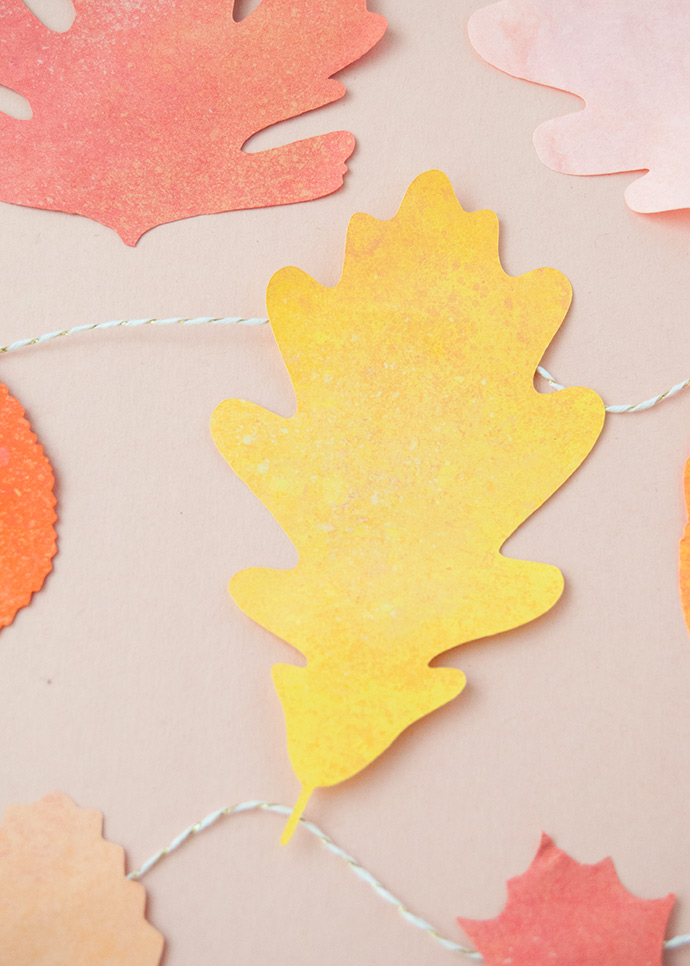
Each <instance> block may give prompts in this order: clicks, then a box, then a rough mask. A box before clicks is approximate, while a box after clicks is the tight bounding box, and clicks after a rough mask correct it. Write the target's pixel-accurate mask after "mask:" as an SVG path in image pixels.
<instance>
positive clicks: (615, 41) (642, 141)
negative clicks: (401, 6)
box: [469, 0, 690, 212]
mask: <svg viewBox="0 0 690 966" xmlns="http://www.w3.org/2000/svg"><path fill="white" fill-rule="evenodd" d="M469 35H470V40H471V41H472V44H473V46H474V47H475V49H476V50H477V51H478V53H479V54H481V56H482V57H483V58H484V59H485V60H486V61H488V62H489V63H490V64H493V65H494V66H495V67H498V68H500V69H501V70H504V71H506V73H508V74H513V75H514V76H515V77H523V78H525V79H526V80H531V81H536V82H537V83H539V84H545V85H548V86H549V87H557V88H561V89H562V90H565V91H570V92H572V93H573V94H577V95H579V96H580V97H581V98H583V100H584V101H585V102H586V107H585V109H584V110H582V111H578V112H577V113H574V114H568V115H567V116H566V117H561V118H558V119H556V120H553V121H547V122H546V123H545V124H542V125H541V126H540V127H539V128H537V130H536V132H535V135H534V144H535V147H536V149H537V152H538V154H539V157H540V158H541V160H542V161H543V162H544V163H545V164H546V165H548V166H549V167H550V168H553V169H554V170H555V171H561V172H563V173H565V174H582V175H588V174H607V173H611V172H615V171H635V170H641V169H644V168H647V169H648V174H646V175H645V176H644V177H643V178H641V179H638V180H637V181H635V182H633V184H631V185H630V186H629V187H628V188H627V190H626V192H625V197H626V201H627V203H628V205H629V206H630V207H631V208H632V209H633V210H635V211H640V212H651V211H666V210H669V209H674V208H688V207H690V102H689V101H688V95H687V92H688V90H689V89H690V60H689V59H688V57H687V50H688V45H689V44H690V5H688V4H687V3H679V2H678V0H655V2H654V3H653V4H650V5H649V7H648V9H647V10H646V11H645V12H644V13H643V12H642V11H641V9H640V6H639V5H636V4H631V3H629V2H628V0H558V3H554V2H553V0H504V2H502V3H496V4H493V5H492V6H490V7H485V8H483V9H481V10H478V11H477V12H476V13H474V14H473V15H472V17H471V18H470V21H469Z"/></svg>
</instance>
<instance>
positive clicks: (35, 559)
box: [0, 383, 57, 627]
mask: <svg viewBox="0 0 690 966" xmlns="http://www.w3.org/2000/svg"><path fill="white" fill-rule="evenodd" d="M54 485H55V477H54V476H53V469H52V467H51V465H50V462H49V460H48V457H47V456H45V454H44V452H43V447H42V446H41V445H40V443H38V442H37V440H36V435H35V433H33V432H32V431H31V426H30V425H29V422H28V420H27V419H26V418H25V416H24V410H23V408H22V407H21V405H20V404H19V403H18V402H17V400H16V399H15V398H14V397H13V396H10V394H9V391H8V389H7V386H3V385H2V383H0V627H6V626H7V624H11V623H12V621H13V620H14V615H15V614H16V613H17V611H18V610H19V609H20V608H21V607H26V605H27V604H28V603H29V601H30V600H31V595H32V594H33V593H35V592H36V591H37V590H40V589H41V587H42V586H43V581H44V580H45V578H46V576H47V575H48V574H49V573H50V571H51V568H52V559H53V557H54V556H55V551H56V550H57V546H56V533H55V528H54V527H53V524H54V523H55V521H56V519H57V516H56V513H55V509H54V508H55V494H54V492H53V487H54Z"/></svg>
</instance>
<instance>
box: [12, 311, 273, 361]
mask: <svg viewBox="0 0 690 966" xmlns="http://www.w3.org/2000/svg"><path fill="white" fill-rule="evenodd" d="M266 322H268V319H245V318H241V317H240V316H234V315H230V316H226V317H224V318H217V319H216V318H210V317H208V316H201V317H199V318H197V319H183V318H174V319H119V320H118V321H116V322H92V323H90V324H88V325H74V326H72V328H71V329H56V331H55V332H46V333H45V334H44V335H37V336H34V338H33V339H18V340H17V341H16V342H10V343H9V344H8V345H2V346H0V353H2V352H16V351H17V349H25V348H26V347H27V346H30V345H42V344H43V343H44V342H50V341H51V339H59V338H60V337H61V336H63V335H76V334H77V333H78V332H95V331H97V330H99V329H118V328H127V329H134V328H138V327H139V326H142V325H265V324H266Z"/></svg>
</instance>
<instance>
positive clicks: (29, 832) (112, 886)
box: [0, 793, 163, 966]
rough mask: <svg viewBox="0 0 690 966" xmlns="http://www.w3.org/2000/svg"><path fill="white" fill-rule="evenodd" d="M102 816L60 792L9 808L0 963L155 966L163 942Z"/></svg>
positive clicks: (0, 875) (0, 849)
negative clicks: (106, 837)
mask: <svg viewBox="0 0 690 966" xmlns="http://www.w3.org/2000/svg"><path fill="white" fill-rule="evenodd" d="M102 825H103V818H102V816H101V814H100V812H97V811H95V810H93V809H86V808H79V807H78V806H77V805H75V804H74V802H73V801H71V799H69V798H68V797H67V796H66V795H63V794H61V793H55V794H53V795H46V797H45V798H42V799H41V800H40V801H38V802H34V803H33V804H32V805H12V806H10V808H8V809H7V811H6V812H5V816H4V818H3V822H2V828H0V966H158V963H159V962H160V958H161V955H162V952H163V937H162V936H161V935H160V933H158V932H156V930H155V929H154V928H153V926H151V925H149V923H148V922H146V919H145V918H144V904H145V901H146V896H145V893H144V889H143V886H141V885H139V883H138V882H130V881H129V880H128V879H126V878H125V862H124V854H123V852H122V849H121V848H120V846H119V845H113V844H112V843H111V842H106V841H105V840H104V839H103V837H102V835H101V828H102Z"/></svg>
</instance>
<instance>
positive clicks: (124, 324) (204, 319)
mask: <svg viewBox="0 0 690 966" xmlns="http://www.w3.org/2000/svg"><path fill="white" fill-rule="evenodd" d="M268 321H269V320H268V319H255V318H243V317H241V316H235V315H229V316H225V317H223V318H210V317H208V316H201V317H199V318H196V319H183V318H173V319H120V320H118V321H116V322H93V323H90V324H88V325H75V326H72V328H71V329H57V330H56V331H55V332H46V333H45V334H44V335H38V336H35V337H34V338H33V339H18V340H17V341H16V342H10V343H8V345H2V346H0V354H2V353H3V352H16V351H17V349H25V348H26V347H27V346H30V345H42V344H43V343H44V342H49V341H50V340H51V339H58V338H60V337H61V336H64V335H76V334H77V333H79V332H95V331H96V330H98V329H117V328H128V329H133V328H137V327H139V326H142V325H265V324H266V323H267V322H268ZM537 373H538V374H539V375H540V376H541V377H542V379H545V380H546V381H547V382H548V383H549V385H550V386H553V388H554V389H565V388H566V387H565V386H562V385H561V383H560V382H557V381H556V380H555V379H554V377H553V376H552V375H551V373H550V372H549V371H548V370H547V369H545V368H544V366H537ZM688 386H690V379H685V380H683V382H679V383H676V385H675V386H671V388H670V389H667V390H666V391H665V392H661V393H659V395H658V396H652V397H651V398H650V399H645V400H643V401H642V402H640V403H623V404H621V405H615V406H607V407H606V412H607V413H641V412H644V411H645V410H647V409H651V408H652V406H656V405H657V404H658V403H660V402H663V401H664V400H665V399H671V397H672V396H676V395H677V394H678V393H679V392H682V391H683V390H684V389H687V388H688Z"/></svg>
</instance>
